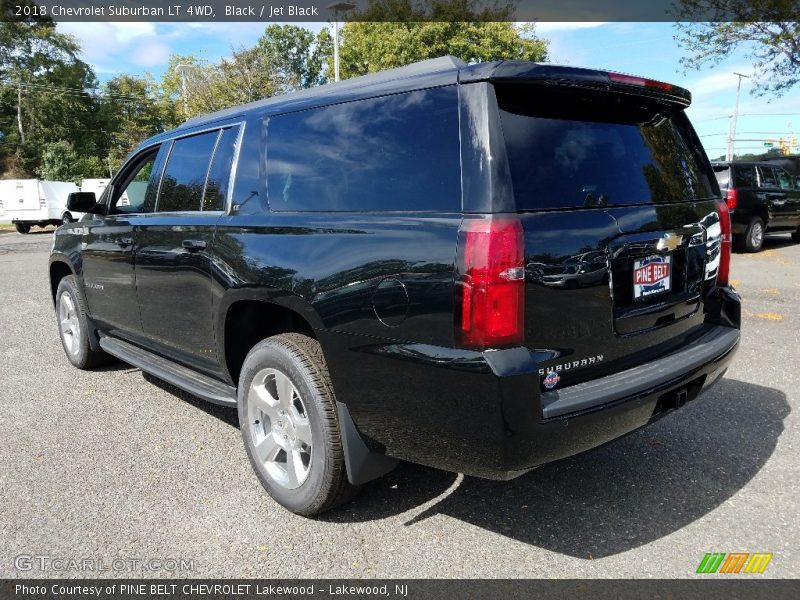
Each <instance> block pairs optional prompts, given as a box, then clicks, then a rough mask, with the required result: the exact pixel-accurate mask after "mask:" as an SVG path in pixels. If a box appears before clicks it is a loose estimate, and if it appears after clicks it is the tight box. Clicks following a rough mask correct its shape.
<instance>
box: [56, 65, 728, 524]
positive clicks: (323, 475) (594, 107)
mask: <svg viewBox="0 0 800 600" xmlns="http://www.w3.org/2000/svg"><path fill="white" fill-rule="evenodd" d="M689 102H690V95H689V93H688V92H687V91H685V90H683V89H681V88H678V87H674V86H672V85H669V84H665V83H661V82H657V81H652V80H648V79H641V78H638V77H632V76H629V75H621V74H617V73H608V72H604V71H594V70H585V69H575V68H568V67H559V66H555V65H540V64H534V63H528V62H513V61H512V62H496V63H485V64H477V65H470V66H467V65H465V64H464V63H462V62H460V61H458V60H457V59H454V58H451V57H444V58H441V59H435V60H431V61H425V62H422V63H417V64H414V65H410V66H408V67H404V68H400V69H395V70H392V71H386V72H383V73H377V74H374V75H369V76H366V77H360V78H356V79H351V80H348V81H344V82H341V83H337V84H332V85H327V86H323V87H319V88H315V89H311V90H307V91H302V92H298V93H295V94H290V95H287V96H283V97H278V98H271V99H268V100H264V101H261V102H256V103H254V104H250V105H246V106H242V107H238V108H233V109H230V110H225V111H222V112H219V113H215V114H212V115H209V116H205V117H201V118H197V119H194V120H191V121H188V122H187V123H185V124H184V125H182V126H181V127H180V128H178V129H176V130H174V131H170V132H167V133H164V134H161V135H158V136H156V137H154V138H152V139H150V140H147V141H146V142H145V143H144V144H142V146H141V147H140V148H139V149H138V150H136V151H135V152H134V153H133V154H132V155H131V156H130V158H129V159H128V160H127V162H126V163H125V164H124V165H123V166H122V168H121V169H120V171H119V173H118V174H117V175H116V177H115V178H114V179H113V181H112V182H111V184H110V185H109V186H108V187H107V189H106V190H105V192H104V193H103V195H102V196H101V197H100V199H99V202H98V203H97V204H95V198H94V196H93V195H92V194H88V195H87V194H82V193H77V194H75V195H73V196H72V197H71V199H70V204H71V209H72V210H85V211H88V212H89V213H90V214H88V215H87V216H86V217H85V218H83V219H82V220H81V221H80V222H78V223H74V224H72V225H68V226H64V227H61V228H60V229H58V231H57V233H56V235H55V245H54V248H53V252H52V255H51V257H50V277H51V286H52V294H53V300H54V302H55V308H56V312H57V315H58V323H59V327H60V332H61V340H62V342H63V345H64V349H65V351H66V354H67V357H68V358H69V360H70V361H71V362H72V364H73V365H75V366H76V367H78V368H83V369H85V368H89V367H92V366H95V365H98V364H100V363H101V362H102V361H104V360H106V359H107V358H108V356H109V355H110V356H114V357H117V358H119V359H121V360H123V361H125V362H128V363H130V364H132V365H135V366H137V367H139V368H141V369H142V370H143V371H146V372H148V373H151V374H153V375H155V376H157V377H159V378H162V379H164V380H166V381H168V382H170V383H172V384H174V385H176V386H178V387H180V388H183V389H185V390H187V391H189V392H191V393H193V394H195V395H197V396H199V397H201V398H204V399H206V400H209V401H211V402H217V403H219V404H224V405H228V406H231V407H236V408H237V410H238V414H239V422H240V425H241V432H242V436H243V438H244V445H245V448H246V450H247V455H248V457H249V459H250V462H251V463H252V465H253V468H254V470H255V472H256V474H257V475H258V477H259V478H260V480H261V482H262V483H263V485H264V487H265V488H266V489H267V490H268V492H269V493H270V494H271V495H272V496H273V497H274V498H275V499H276V500H277V501H278V502H280V503H281V504H282V505H283V506H285V507H287V508H289V509H290V510H292V511H295V512H297V513H301V514H306V515H309V514H315V513H319V512H321V511H323V510H326V509H328V508H331V507H333V506H335V505H336V504H338V503H341V502H343V501H344V500H346V499H347V498H349V497H350V496H351V495H352V493H353V492H354V491H355V489H356V488H357V486H358V485H360V484H362V483H364V482H366V481H369V480H371V479H374V478H376V477H380V476H381V475H383V474H384V473H386V472H388V471H389V470H390V469H392V468H393V467H394V466H395V464H396V463H397V460H399V459H401V460H408V461H412V462H417V463H421V464H425V465H430V466H434V467H438V468H442V469H448V470H452V471H461V472H465V473H467V474H471V475H477V476H481V477H489V478H496V479H508V478H512V477H516V476H518V475H520V474H522V473H524V472H526V471H528V470H530V469H532V468H534V467H536V466H538V465H542V464H544V463H547V462H550V461H554V460H558V459H560V458H563V457H566V456H569V455H572V454H575V453H578V452H582V451H584V450H588V449H590V448H594V447H595V446H598V445H600V444H603V443H604V442H607V441H609V440H613V439H615V438H617V437H619V436H622V435H624V434H626V433H628V432H631V431H633V430H635V429H637V428H639V427H642V426H644V425H646V424H648V423H650V422H652V421H654V420H655V419H658V418H660V417H662V416H663V415H665V414H667V413H669V412H670V411H671V410H673V409H675V408H678V407H680V406H682V405H684V404H685V403H686V402H688V401H691V400H693V399H694V398H695V397H696V396H697V395H698V394H699V393H700V392H701V391H702V390H704V389H706V388H707V387H708V386H710V385H711V384H713V383H714V382H715V381H717V380H718V379H719V378H720V377H721V376H722V374H723V373H724V372H725V370H726V369H727V367H728V365H729V364H730V362H731V359H732V358H733V355H734V352H735V350H736V348H737V345H738V342H739V322H740V316H739V315H740V301H739V298H738V296H737V294H736V292H735V291H734V290H733V289H732V288H731V287H730V286H729V284H728V269H729V264H730V220H729V217H728V207H727V206H726V204H725V203H724V202H722V201H721V200H720V192H719V188H718V186H717V182H716V179H715V178H714V172H713V170H712V168H711V165H710V163H709V162H708V159H707V157H706V156H705V154H704V153H703V150H702V147H701V145H700V142H699V141H698V139H697V136H696V135H695V132H694V131H693V129H692V127H691V125H690V124H689V121H688V119H687V118H686V115H685V114H684V109H685V108H686V107H687V106H688V105H689ZM123 193H126V194H127V198H128V199H129V202H128V204H127V205H122V204H121V203H120V202H119V200H120V198H121V197H122V194H123Z"/></svg>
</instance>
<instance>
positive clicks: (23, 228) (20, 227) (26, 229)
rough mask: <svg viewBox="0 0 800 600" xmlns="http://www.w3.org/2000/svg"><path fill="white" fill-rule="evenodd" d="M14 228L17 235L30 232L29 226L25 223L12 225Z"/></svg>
mask: <svg viewBox="0 0 800 600" xmlns="http://www.w3.org/2000/svg"><path fill="white" fill-rule="evenodd" d="M14 227H15V228H16V230H17V233H22V234H23V235H24V234H26V233H28V232H30V230H31V226H30V225H28V224H27V223H14Z"/></svg>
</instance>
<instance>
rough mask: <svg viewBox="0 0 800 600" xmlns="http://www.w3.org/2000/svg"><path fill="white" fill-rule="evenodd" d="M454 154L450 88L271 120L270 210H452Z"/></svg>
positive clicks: (457, 190)
mask: <svg viewBox="0 0 800 600" xmlns="http://www.w3.org/2000/svg"><path fill="white" fill-rule="evenodd" d="M459 148H460V146H459V137H458V101H457V91H456V88H455V86H449V87H443V88H433V89H428V90H419V91H415V92H408V93H403V94H395V95H391V96H384V97H381V98H373V99H369V100H360V101H357V102H349V103H345V104H337V105H334V106H328V107H325V108H320V109H312V110H307V111H302V112H296V113H290V114H285V115H279V116H276V117H272V118H270V120H269V123H268V125H267V193H268V195H269V204H270V209H271V210H274V211H442V212H454V211H458V210H460V208H461V171H460V158H459V152H460V149H459Z"/></svg>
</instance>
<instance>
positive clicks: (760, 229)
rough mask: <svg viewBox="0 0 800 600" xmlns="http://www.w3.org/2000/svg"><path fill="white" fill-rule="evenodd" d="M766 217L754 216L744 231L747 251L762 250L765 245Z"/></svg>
mask: <svg viewBox="0 0 800 600" xmlns="http://www.w3.org/2000/svg"><path fill="white" fill-rule="evenodd" d="M764 234H765V227H764V219H762V218H761V217H753V219H752V221H750V224H749V225H748V226H747V230H746V231H745V233H744V249H745V251H746V252H761V249H762V248H763V247H764Z"/></svg>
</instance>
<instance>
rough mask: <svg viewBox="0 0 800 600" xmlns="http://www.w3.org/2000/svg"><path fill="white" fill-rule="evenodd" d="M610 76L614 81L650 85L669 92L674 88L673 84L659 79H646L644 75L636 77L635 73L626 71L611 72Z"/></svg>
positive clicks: (642, 85)
mask: <svg viewBox="0 0 800 600" xmlns="http://www.w3.org/2000/svg"><path fill="white" fill-rule="evenodd" d="M608 78H609V79H610V80H611V81H613V82H614V83H626V84H628V85H638V86H640V87H650V88H656V89H659V90H664V91H665V92H669V91H670V90H672V84H670V83H664V82H663V81H657V80H655V79H645V78H644V77H636V76H635V75H625V74H624V73H609V74H608Z"/></svg>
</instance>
